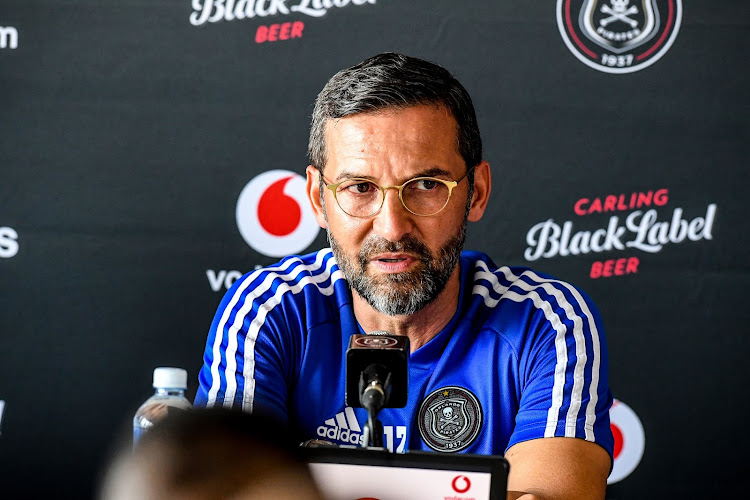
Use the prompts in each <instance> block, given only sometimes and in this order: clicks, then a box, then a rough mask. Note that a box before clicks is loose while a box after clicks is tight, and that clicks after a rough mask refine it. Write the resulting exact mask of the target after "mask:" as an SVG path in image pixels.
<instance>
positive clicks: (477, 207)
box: [468, 161, 492, 222]
mask: <svg viewBox="0 0 750 500" xmlns="http://www.w3.org/2000/svg"><path fill="white" fill-rule="evenodd" d="M491 190H492V176H491V175H490V164H489V163H487V162H486V161H483V162H481V163H480V164H479V165H477V166H476V168H475V169H474V196H473V197H472V199H471V208H470V209H469V217H468V220H470V221H471V222H477V221H478V220H479V219H481V218H482V216H483V215H484V210H485V208H487V201H489V199H490V191H491Z"/></svg>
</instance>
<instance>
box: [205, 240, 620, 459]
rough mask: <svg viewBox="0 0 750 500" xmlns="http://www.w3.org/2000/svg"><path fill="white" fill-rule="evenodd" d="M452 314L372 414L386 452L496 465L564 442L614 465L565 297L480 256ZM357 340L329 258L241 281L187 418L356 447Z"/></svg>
mask: <svg viewBox="0 0 750 500" xmlns="http://www.w3.org/2000/svg"><path fill="white" fill-rule="evenodd" d="M460 281H461V287H460V295H459V300H458V308H457V310H456V313H455V314H454V316H453V318H452V319H451V320H450V322H449V323H448V324H447V325H446V326H445V328H443V330H442V331H441V332H439V333H438V334H437V335H436V336H435V337H434V338H433V339H431V340H430V341H429V342H428V343H427V344H425V345H423V346H422V347H420V348H419V349H417V350H416V351H415V352H413V353H411V356H410V359H409V383H408V384H409V386H408V391H409V392H408V403H407V405H406V407H405V408H386V409H384V410H382V411H381V412H380V414H379V418H380V420H381V421H382V423H383V425H384V435H385V439H384V444H385V446H387V447H388V448H389V449H391V450H392V451H397V452H404V451H406V450H428V451H429V450H434V451H445V452H453V451H461V452H468V453H478V454H495V455H501V454H504V453H505V451H506V450H507V449H508V448H509V447H511V446H512V445H514V444H515V443H518V442H521V441H526V440H529V439H536V438H542V437H553V436H566V437H576V438H581V439H585V440H587V441H592V442H595V443H598V444H600V445H601V446H603V447H604V448H605V449H606V450H607V451H608V452H609V454H610V456H612V452H613V446H614V440H613V437H612V433H611V430H610V424H609V408H610V406H611V403H612V395H611V393H610V391H609V386H608V380H607V355H606V345H605V340H604V334H603V329H602V323H601V318H600V317H599V314H598V311H597V310H596V308H595V307H594V305H593V304H592V302H591V300H590V299H589V298H588V297H587V296H586V295H584V294H583V293H582V292H581V291H580V290H578V289H577V288H575V287H574V286H572V285H570V284H568V283H565V282H563V281H559V280H556V279H554V278H552V277H549V276H546V275H543V274H540V273H536V272H534V271H532V270H530V269H526V268H521V267H501V268H497V266H496V265H495V264H494V263H493V262H492V260H491V259H490V258H489V257H488V256H486V255H484V254H481V253H478V252H469V251H465V252H463V253H462V254H461V260H460ZM354 333H366V332H363V331H362V329H361V328H360V326H359V324H358V323H357V321H356V319H355V317H354V312H353V309H352V296H351V290H350V288H349V285H348V283H347V282H346V280H345V278H344V276H343V274H342V272H341V271H340V270H339V268H338V265H337V263H336V261H335V258H334V257H333V254H332V252H331V250H330V249H324V250H321V251H319V252H317V253H313V254H309V255H306V256H303V257H287V258H285V259H284V260H282V261H281V262H280V263H279V264H277V265H275V266H273V267H269V268H265V269H259V270H256V271H253V272H251V273H248V274H246V275H245V276H243V277H242V278H241V279H239V280H238V281H237V282H236V283H235V284H234V285H233V286H232V288H231V289H230V290H229V291H228V292H227V294H226V295H225V297H224V299H223V300H222V302H221V304H220V306H219V308H218V311H217V313H216V316H215V318H214V321H213V323H212V325H211V330H210V332H209V335H208V341H207V344H206V350H205V354H204V365H203V368H202V369H201V372H200V376H199V378H200V388H199V390H198V393H197V395H196V399H195V404H196V406H212V405H224V406H227V407H235V408H242V409H243V410H245V411H251V412H252V411H253V410H262V411H263V412H264V413H270V414H272V415H275V416H276V417H277V418H279V419H280V420H282V421H284V422H286V423H288V424H289V425H291V426H294V427H296V428H299V429H301V430H302V432H303V434H305V436H306V438H309V439H314V438H318V439H328V440H330V441H334V442H338V443H340V444H361V443H362V442H363V437H362V431H363V428H364V423H365V422H366V420H367V417H366V412H365V411H364V410H363V409H361V408H350V407H347V406H346V404H345V398H344V394H345V369H346V366H345V353H346V349H347V347H348V343H349V337H350V336H351V335H352V334H354Z"/></svg>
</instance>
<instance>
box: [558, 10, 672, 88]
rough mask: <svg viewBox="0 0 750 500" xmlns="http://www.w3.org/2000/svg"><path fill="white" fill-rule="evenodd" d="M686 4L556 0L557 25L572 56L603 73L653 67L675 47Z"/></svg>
mask: <svg viewBox="0 0 750 500" xmlns="http://www.w3.org/2000/svg"><path fill="white" fill-rule="evenodd" d="M681 21H682V0H557V26H558V28H559V29H560V34H561V35H562V37H563V40H564V41H565V45H567V46H568V48H569V49H570V51H571V52H573V55H575V56H576V57H577V58H578V59H579V60H580V61H582V62H583V63H584V64H586V65H588V66H590V67H592V68H594V69H597V70H599V71H603V72H605V73H632V72H634V71H639V70H641V69H643V68H646V67H648V66H651V65H652V64H654V63H655V62H656V61H658V60H659V59H660V58H661V57H662V56H663V55H664V54H665V53H666V52H667V51H668V50H669V48H670V47H671V46H672V43H673V42H674V39H675V37H676V36H677V32H678V31H679V29H680V23H681Z"/></svg>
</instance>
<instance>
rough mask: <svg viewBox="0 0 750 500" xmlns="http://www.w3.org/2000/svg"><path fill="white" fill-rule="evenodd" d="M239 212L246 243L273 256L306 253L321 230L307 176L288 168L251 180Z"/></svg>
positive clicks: (244, 190)
mask: <svg viewBox="0 0 750 500" xmlns="http://www.w3.org/2000/svg"><path fill="white" fill-rule="evenodd" d="M235 215H236V218H237V228H238V229H239V231H240V234H241V235H242V237H243V238H244V240H245V242H247V244H248V245H250V247H251V248H252V249H253V250H255V251H256V252H258V253H261V254H263V255H268V256H269V257H283V256H286V255H290V254H295V253H299V252H302V251H303V250H305V249H306V248H307V247H309V246H310V244H311V243H312V242H313V241H314V240H315V238H316V237H317V235H318V232H319V231H320V227H318V224H317V222H316V221H315V216H314V215H313V212H312V208H310V204H309V202H308V200H307V193H306V182H305V178H304V177H302V176H301V175H298V174H295V173H294V172H289V171H288V170H270V171H268V172H264V173H262V174H260V175H259V176H257V177H255V178H254V179H253V180H251V181H250V182H248V183H247V185H246V186H245V187H244V189H243V190H242V192H241V193H240V197H239V199H238V200H237V210H236V214H235Z"/></svg>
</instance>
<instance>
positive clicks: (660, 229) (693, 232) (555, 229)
mask: <svg viewBox="0 0 750 500" xmlns="http://www.w3.org/2000/svg"><path fill="white" fill-rule="evenodd" d="M682 214H683V211H682V209H681V208H675V209H674V212H673V213H672V219H671V221H662V222H659V221H657V213H656V210H654V209H651V210H647V211H646V212H645V213H644V212H642V211H640V210H636V211H635V212H632V213H630V214H629V215H628V216H627V218H626V219H625V226H620V218H619V217H618V216H616V215H615V216H612V217H610V219H609V224H608V225H607V229H606V230H605V229H597V230H595V231H593V232H592V231H578V232H576V233H574V232H573V222H571V221H566V222H564V223H563V225H562V227H560V225H558V224H556V223H555V222H554V221H553V220H552V219H549V220H546V221H544V222H540V223H538V224H536V225H534V226H533V227H532V228H531V229H530V230H529V232H528V233H527V235H526V244H527V245H529V247H528V248H527V249H526V251H525V252H524V254H523V256H524V258H525V259H526V260H528V261H534V260H537V259H539V258H541V257H544V258H547V259H548V258H551V257H556V256H558V255H559V256H561V257H565V256H568V255H579V254H587V253H590V252H594V253H599V252H606V251H610V250H614V249H617V250H624V249H625V248H626V247H628V248H636V249H638V250H642V251H644V252H648V253H656V252H659V251H660V250H661V249H662V248H663V247H664V245H666V244H667V243H682V242H683V241H685V239H686V238H687V239H689V240H690V241H700V240H704V239H705V240H710V239H712V238H713V235H712V234H711V231H712V229H713V224H714V218H715V216H716V204H715V203H712V204H710V205H708V208H707V210H706V215H705V217H696V218H694V219H693V220H691V221H687V220H685V219H683V218H682ZM626 231H630V232H631V233H632V234H634V235H635V237H634V238H633V239H632V240H630V241H627V242H625V243H623V236H625V233H626Z"/></svg>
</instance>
